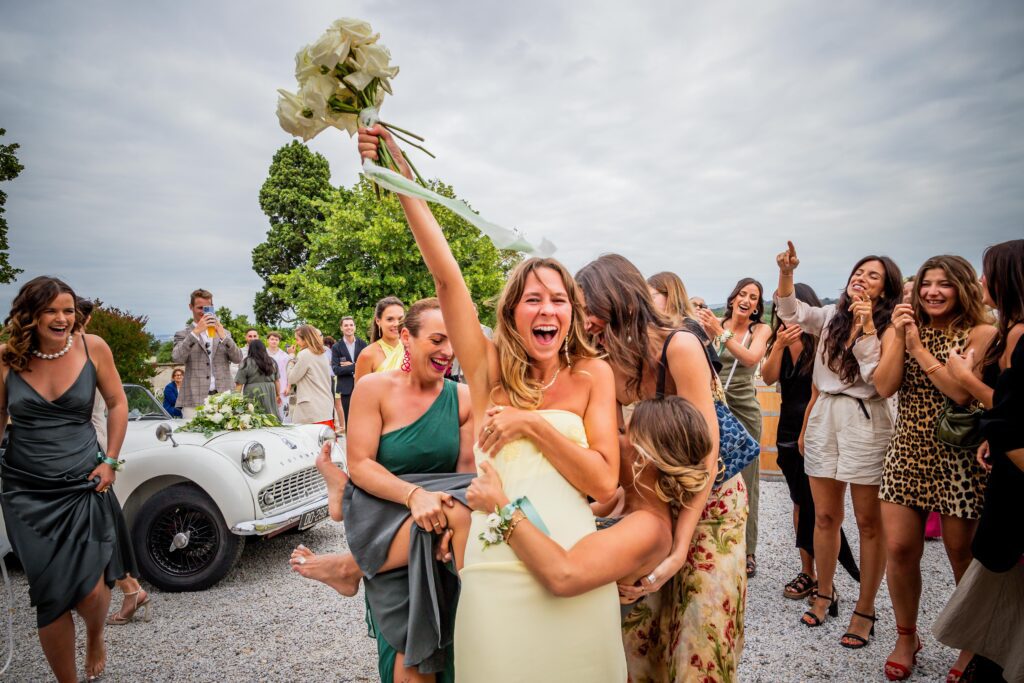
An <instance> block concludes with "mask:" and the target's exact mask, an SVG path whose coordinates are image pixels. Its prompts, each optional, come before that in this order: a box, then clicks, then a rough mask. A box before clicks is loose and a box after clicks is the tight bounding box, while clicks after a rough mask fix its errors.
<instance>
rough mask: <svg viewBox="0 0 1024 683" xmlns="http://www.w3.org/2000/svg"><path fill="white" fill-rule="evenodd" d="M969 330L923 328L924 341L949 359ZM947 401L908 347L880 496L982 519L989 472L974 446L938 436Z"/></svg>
mask: <svg viewBox="0 0 1024 683" xmlns="http://www.w3.org/2000/svg"><path fill="white" fill-rule="evenodd" d="M968 333H969V330H945V329H935V328H931V327H923V328H921V343H922V344H924V346H925V348H927V349H928V351H929V352H930V353H931V354H932V355H933V356H935V359H936V360H938V361H939V362H941V363H945V362H946V358H947V357H948V356H949V350H950V349H951V348H956V347H959V348H963V347H964V346H966V345H967V336H968ZM944 405H945V394H943V393H942V392H941V391H939V389H938V388H937V387H936V386H935V385H934V384H932V382H931V380H930V379H929V378H928V377H927V376H926V375H925V373H924V370H923V369H922V368H921V366H920V365H918V363H917V361H915V360H914V359H913V358H912V357H911V355H910V352H909V351H908V352H907V355H906V361H905V366H904V372H903V385H902V386H901V387H900V391H899V408H898V412H897V415H896V428H895V429H894V430H893V435H892V440H891V441H890V442H889V449H888V451H887V452H886V454H885V462H884V465H883V469H882V488H881V490H880V491H879V494H878V497H879V498H881V499H882V500H884V501H886V502H889V503H897V504H899V505H905V506H907V507H911V508H916V509H918V510H923V511H927V512H938V513H939V514H941V515H947V516H949V517H960V518H964V519H977V518H978V517H980V516H981V508H982V505H983V504H984V502H985V479H986V475H985V471H984V470H983V469H982V468H981V466H980V465H978V463H977V462H976V461H975V459H974V450H972V449H969V448H956V447H955V446H948V445H946V444H944V443H941V442H940V441H938V440H936V438H935V422H936V421H937V420H938V418H939V414H940V413H941V412H942V409H943V407H944Z"/></svg>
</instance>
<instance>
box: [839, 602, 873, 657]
mask: <svg viewBox="0 0 1024 683" xmlns="http://www.w3.org/2000/svg"><path fill="white" fill-rule="evenodd" d="M853 613H854V614H855V615H857V616H858V617H860V618H861V619H866V620H867V621H870V622H871V630H870V631H868V637H867V638H865V637H864V636H858V635H857V634H856V633H850V632H849V631H847V632H846V633H844V634H843V635H842V637H840V638H839V644H840V645H842V646H843V647H845V648H848V649H850V650H859V649H861V648H862V647H867V645H868V642H870V641H869V640H868V639H869V638H871V637H872V636H874V635H875V622H876V621H878V616H877V615H875V614H864V613H863V612H858V611H857V610H853ZM844 639H849V640H853V641H856V642H854V643H852V644H851V643H845V642H843V640H844Z"/></svg>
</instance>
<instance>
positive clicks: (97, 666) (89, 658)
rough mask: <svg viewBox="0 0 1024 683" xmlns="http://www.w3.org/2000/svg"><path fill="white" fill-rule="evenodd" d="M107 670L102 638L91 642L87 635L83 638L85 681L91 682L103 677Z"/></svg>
mask: <svg viewBox="0 0 1024 683" xmlns="http://www.w3.org/2000/svg"><path fill="white" fill-rule="evenodd" d="M106 668H107V648H106V646H105V645H104V644H103V637H102V636H100V637H99V638H97V639H95V640H93V639H92V638H90V637H89V636H88V635H86V638H85V680H87V681H93V680H96V679H97V678H99V677H100V676H102V675H103V671H104V669H106Z"/></svg>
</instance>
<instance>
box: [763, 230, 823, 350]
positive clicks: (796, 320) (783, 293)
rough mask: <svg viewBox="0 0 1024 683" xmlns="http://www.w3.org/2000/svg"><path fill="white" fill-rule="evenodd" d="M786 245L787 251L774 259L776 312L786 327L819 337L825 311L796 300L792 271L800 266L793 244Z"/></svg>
mask: <svg viewBox="0 0 1024 683" xmlns="http://www.w3.org/2000/svg"><path fill="white" fill-rule="evenodd" d="M786 244H787V245H789V247H788V249H786V251H784V252H782V253H781V254H779V255H778V256H776V257H775V262H776V263H777V264H778V266H779V286H778V289H777V290H776V291H777V292H778V296H779V303H778V305H777V307H776V311H777V312H778V314H779V317H780V318H782V320H783V322H785V323H786V324H787V325H789V324H791V323H792V324H796V325H799V326H800V327H802V328H804V331H805V332H809V333H810V334H813V335H814V336H815V337H820V336H821V329H822V328H823V327H824V326H825V317H826V316H825V309H823V308H818V307H817V306H809V305H808V304H806V303H804V302H803V301H800V300H799V299H797V298H796V292H795V289H794V287H793V271H795V270H796V267H797V266H798V265H800V259H798V258H797V256H796V247H794V246H793V243H792V242H787V243H786Z"/></svg>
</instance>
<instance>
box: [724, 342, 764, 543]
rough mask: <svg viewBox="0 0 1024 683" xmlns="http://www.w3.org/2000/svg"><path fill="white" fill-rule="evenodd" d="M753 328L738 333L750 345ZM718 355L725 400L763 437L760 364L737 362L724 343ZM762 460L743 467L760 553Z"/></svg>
mask: <svg viewBox="0 0 1024 683" xmlns="http://www.w3.org/2000/svg"><path fill="white" fill-rule="evenodd" d="M762 324H763V323H762ZM754 329H756V326H755V327H751V328H750V333H749V334H746V333H744V335H745V336H746V340H745V341H744V339H743V336H739V337H738V338H739V339H740V341H741V342H743V345H744V346H745V347H747V348H750V344H751V342H752V341H753V339H754ZM718 356H719V358H721V360H722V371H721V372H720V373H719V377H721V378H722V384H723V385H726V384H728V386H726V388H725V402H726V404H727V405H728V406H729V410H730V411H732V414H733V415H735V416H736V419H737V420H739V421H740V424H742V425H743V426H744V427H745V428H746V430H747V431H748V432H750V435H751V436H752V437H754V438H755V439H756V440H757V441H760V440H761V404H760V403H758V401H757V388H756V387H755V386H754V372H755V371H756V370H757V365H752V366H751V367H749V368H748V367H746V366H745V365H743V364H742V363H737V362H736V357H735V356H733V355H732V353H730V352H729V349H727V348H725V347H724V346H723V347H722V348H721V349H719V351H718ZM734 368H735V369H734ZM730 375H732V379H731V380H730V379H729V376H730ZM759 460H760V458H754V461H753V462H752V463H750V464H749V465H747V466H746V467H744V468H743V470H742V472H741V474H742V475H743V482H744V483H745V484H746V485H747V504H748V512H747V531H746V541H747V555H755V554H757V511H758V507H759V505H758V503H759V501H760V498H761V487H760V482H759V477H760V473H761V466H760V463H759Z"/></svg>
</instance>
